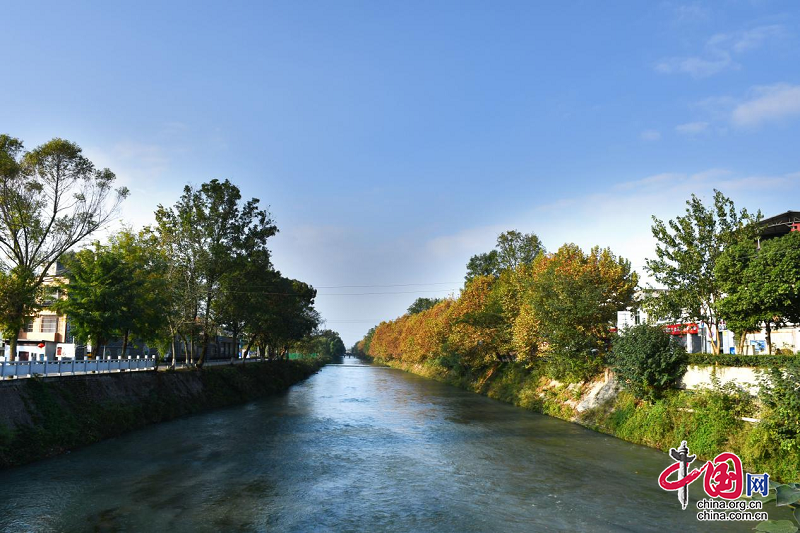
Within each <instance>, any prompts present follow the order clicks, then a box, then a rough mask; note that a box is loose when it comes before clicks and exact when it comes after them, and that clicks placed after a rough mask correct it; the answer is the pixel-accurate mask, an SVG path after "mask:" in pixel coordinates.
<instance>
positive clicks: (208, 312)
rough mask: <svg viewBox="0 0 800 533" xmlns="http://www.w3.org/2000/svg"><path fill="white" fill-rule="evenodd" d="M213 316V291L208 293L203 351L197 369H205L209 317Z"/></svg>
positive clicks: (204, 319) (204, 320)
mask: <svg viewBox="0 0 800 533" xmlns="http://www.w3.org/2000/svg"><path fill="white" fill-rule="evenodd" d="M210 314H211V291H210V290H209V291H206V312H205V316H204V317H203V350H202V351H201V352H200V358H199V359H198V360H197V368H203V364H205V362H206V356H207V355H208V341H209V335H208V326H209V321H208V317H209V315H210Z"/></svg>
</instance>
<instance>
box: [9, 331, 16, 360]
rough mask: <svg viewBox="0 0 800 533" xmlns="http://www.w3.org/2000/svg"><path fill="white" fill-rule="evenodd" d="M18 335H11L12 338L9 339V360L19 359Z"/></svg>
mask: <svg viewBox="0 0 800 533" xmlns="http://www.w3.org/2000/svg"><path fill="white" fill-rule="evenodd" d="M17 342H18V339H17V335H16V334H14V335H11V338H10V339H8V360H9V361H16V360H17Z"/></svg>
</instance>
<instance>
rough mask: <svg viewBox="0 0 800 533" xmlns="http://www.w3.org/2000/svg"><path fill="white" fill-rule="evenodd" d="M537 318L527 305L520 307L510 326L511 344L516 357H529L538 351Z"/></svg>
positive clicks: (538, 333)
mask: <svg viewBox="0 0 800 533" xmlns="http://www.w3.org/2000/svg"><path fill="white" fill-rule="evenodd" d="M539 343H540V332H539V320H538V318H537V317H536V313H534V311H533V309H532V308H531V307H530V306H529V305H524V306H522V307H521V308H520V310H519V314H518V315H517V316H516V318H515V319H514V326H513V328H512V345H513V347H514V351H515V352H516V353H517V358H518V359H524V358H527V357H531V356H533V355H535V354H536V353H538V352H539V348H540V346H539Z"/></svg>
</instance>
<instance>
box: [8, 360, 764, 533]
mask: <svg viewBox="0 0 800 533" xmlns="http://www.w3.org/2000/svg"><path fill="white" fill-rule="evenodd" d="M345 361H346V364H343V365H329V366H327V367H325V368H324V369H323V370H322V371H321V372H320V373H318V374H316V375H314V376H312V377H311V378H310V379H308V380H307V381H305V382H303V383H301V384H299V385H296V386H294V387H293V388H292V389H291V390H290V391H289V392H288V393H286V394H284V395H281V396H278V397H273V398H270V399H266V400H262V401H259V402H255V403H251V404H248V405H245V406H242V407H237V408H233V409H226V410H220V411H214V412H212V413H207V414H203V415H198V416H193V417H189V418H184V419H181V420H177V421H173V422H169V423H164V424H160V425H158V426H153V427H151V428H147V429H145V430H142V431H138V432H134V433H131V434H128V435H125V436H123V437H121V438H118V439H113V440H109V441H106V442H103V443H100V444H97V445H94V446H91V447H88V448H85V449H82V450H79V451H76V452H73V453H72V454H69V455H65V456H62V457H58V458H54V459H50V460H46V461H42V462H39V463H37V464H34V465H30V466H27V467H22V468H18V469H14V470H11V471H8V472H4V473H0V487H2V489H3V490H2V493H3V497H2V498H0V529H2V530H4V531H30V530H33V531H187V532H189V531H336V532H340V531H448V532H449V531H464V532H469V531H592V532H596V531H658V532H661V531H681V530H682V531H747V530H750V529H752V527H753V524H700V523H698V522H697V521H696V519H695V514H694V512H693V507H690V508H688V509H687V510H686V511H681V509H680V506H679V504H678V501H677V498H676V497H675V495H674V494H672V493H665V492H663V491H662V490H661V489H659V488H658V486H657V483H656V478H657V475H658V473H659V472H660V471H661V470H662V469H663V468H664V467H665V466H666V465H668V464H669V463H670V460H669V459H668V458H667V457H666V455H665V454H662V453H660V452H658V451H654V450H650V449H647V448H643V447H640V446H635V445H632V444H628V443H625V442H622V441H620V440H617V439H614V438H612V437H608V436H604V435H600V434H597V433H594V432H591V431H588V430H585V429H583V428H581V427H579V426H576V425H574V424H569V423H566V422H563V421H560V420H556V419H552V418H549V417H545V416H541V415H537V414H534V413H530V412H527V411H524V410H521V409H518V408H515V407H512V406H509V405H505V404H502V403H499V402H495V401H493V400H489V399H487V398H484V397H481V396H478V395H475V394H472V393H468V392H464V391H461V390H458V389H455V388H453V387H449V386H446V385H442V384H440V383H436V382H433V381H429V380H425V379H422V378H418V377H416V376H413V375H409V374H405V373H403V372H400V371H398V370H394V369H390V368H383V367H373V366H364V365H360V364H358V363H357V362H354V360H353V359H349V358H348V359H346V360H345ZM692 489H696V487H695V486H692ZM694 495H695V496H699V494H694Z"/></svg>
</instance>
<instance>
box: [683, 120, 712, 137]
mask: <svg viewBox="0 0 800 533" xmlns="http://www.w3.org/2000/svg"><path fill="white" fill-rule="evenodd" d="M708 126H709V124H708V122H687V123H686V124H679V125H678V126H675V131H677V132H678V133H680V134H682V135H697V134H698V133H703V132H704V131H706V130H708Z"/></svg>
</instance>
